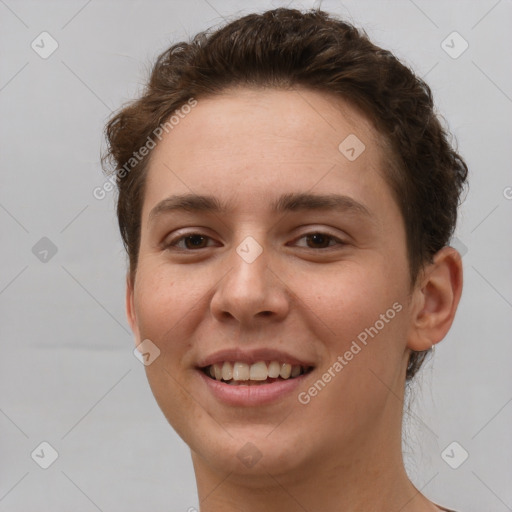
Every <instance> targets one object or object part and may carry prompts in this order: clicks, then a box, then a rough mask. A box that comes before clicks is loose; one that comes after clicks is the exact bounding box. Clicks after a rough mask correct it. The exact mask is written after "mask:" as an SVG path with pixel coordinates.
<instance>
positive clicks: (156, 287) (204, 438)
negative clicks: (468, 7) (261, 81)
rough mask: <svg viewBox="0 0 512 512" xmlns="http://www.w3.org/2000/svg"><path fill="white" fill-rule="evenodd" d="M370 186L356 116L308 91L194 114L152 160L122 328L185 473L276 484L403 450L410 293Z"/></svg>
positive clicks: (230, 99) (372, 166) (222, 98)
mask: <svg viewBox="0 0 512 512" xmlns="http://www.w3.org/2000/svg"><path fill="white" fill-rule="evenodd" d="M347 137H349V138H348V139H347ZM356 137H357V138H356ZM345 139H347V140H346V141H345ZM343 141H345V142H344V143H343V144H341V149H340V143H342V142H343ZM362 144H364V147H363V145H362ZM363 149H364V150H363ZM384 172H385V164H384V158H383V154H382V150H381V149H380V145H379V134H378V133H377V132H376V131H375V129H374V128H373V126H372V124H371V123H370V122H369V121H368V120H367V119H366V118H365V117H364V116H363V114H362V113H361V112H359V111H358V110H356V109H355V108H354V107H352V106H351V105H349V104H347V103H345V102H343V101H341V100H339V99H334V98H331V97H330V96H328V95H326V94H322V93H318V92H313V91H309V90H297V91H279V90H265V91H263V90H249V89H233V90H230V91H227V92H226V93H224V94H222V95H219V96H215V97H211V98H205V99H199V100H198V104H197V106H196V107H194V108H193V109H192V110H191V112H190V113H189V114H188V115H187V116H186V117H184V118H183V119H181V120H180V122H179V124H178V125H176V126H174V128H173V130H172V131H170V132H169V133H168V134H167V135H166V137H165V138H164V139H163V140H162V141H161V142H160V143H159V145H158V146H157V147H156V148H155V149H154V150H153V153H152V155H151V161H150V164H149V167H148V174H147V182H146V190H145V197H144V204H143V210H142V228H141V242H140V252H139V261H138V268H137V272H136V277H135V281H134V283H133V286H132V285H131V284H130V283H129V286H128V293H127V308H128V316H129V320H130V323H131V325H132V329H133V330H134V333H135V335H136V342H137V343H140V342H141V341H142V340H146V339H147V340H151V343H152V344H154V345H155V346H156V347H158V349H159V350H160V355H159V356H158V357H157V358H156V359H155V360H154V362H152V363H151V364H149V365H148V366H146V372H147V377H148V379H149V383H150V385H151V388H152V391H153V393H154V395H155V397H156V400H157V402H158V404H159V406H160V407H161V409H162V411H163V413H164V414H165V416H166V417H167V419H168V421H169V422H170V423H171V425H172V426H173V427H174V428H175V430H176V431H177V432H178V434H179V435H180V436H181V437H182V438H183V439H184V440H185V441H186V443H187V444H188V445H189V446H190V448H191V450H192V453H193V457H194V458H195V459H194V460H195V463H196V461H197V463H198V464H199V463H200V464H205V465H208V466H209V467H211V468H219V469H221V470H222V471H233V472H238V473H244V472H249V471H251V472H252V473H253V474H256V473H257V472H258V470H259V468H261V471H262V472H264V471H265V470H270V469H272V471H273V474H278V473H285V472H287V471H291V470H297V471H300V470H301V468H306V467H309V468H311V466H312V465H314V464H320V463H321V464H324V465H329V464H331V465H332V466H333V467H335V466H336V465H339V464H340V463H341V462H340V460H350V457H351V456H352V457H353V456H355V454H356V453H361V451H360V450H367V449H369V443H368V440H369V439H378V440H380V441H382V440H383V439H384V438H386V439H388V440H389V439H390V438H391V437H392V436H390V432H394V433H396V436H395V437H394V439H395V438H396V439H398V441H397V442H399V431H400V422H401V406H402V404H401V402H400V400H399V399H397V397H399V396H401V394H402V388H403V385H404V378H405V377H404V376H405V366H406V362H407V357H408V349H407V333H408V330H409V328H410V325H409V324H410V310H409V301H410V282H409V266H408V260H407V253H406V239H405V230H404V223H403V219H402V217H401V214H400V211H399V209H398V206H397V204H396V202H395V201H394V199H393V197H392V193H391V189H390V187H389V186H388V184H387V183H386V180H385V175H384ZM182 196H188V197H187V198H184V197H182ZM197 196H206V197H203V198H200V197H197ZM214 207H217V208H214ZM210 372H211V374H210ZM290 372H292V373H291V374H290ZM233 374H234V375H235V378H236V379H240V380H234V379H233ZM269 375H270V376H269ZM395 395H396V396H395ZM393 435H394V434H393ZM372 436H373V437H372ZM386 436H387V437H386ZM380 441H379V442H380ZM247 443H250V444H247ZM381 446H382V444H381ZM340 455H343V456H344V457H345V458H344V459H343V458H341V459H340ZM251 456H252V457H253V459H252V460H256V459H257V458H260V457H261V458H260V460H261V463H258V464H257V465H255V466H251V463H250V462H248V461H249V460H250V458H251ZM247 457H249V458H247ZM254 457H256V458H254Z"/></svg>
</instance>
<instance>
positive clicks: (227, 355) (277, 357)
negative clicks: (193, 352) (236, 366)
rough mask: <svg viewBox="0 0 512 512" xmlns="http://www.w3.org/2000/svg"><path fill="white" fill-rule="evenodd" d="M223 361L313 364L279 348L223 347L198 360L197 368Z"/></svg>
mask: <svg viewBox="0 0 512 512" xmlns="http://www.w3.org/2000/svg"><path fill="white" fill-rule="evenodd" d="M224 361H232V362H240V363H247V364H253V363H257V362H258V361H278V362H280V363H288V364H291V365H292V366H293V365H301V366H313V363H312V362H311V361H307V360H305V359H302V358H299V357H296V356H293V355H292V354H289V353H287V352H283V351H281V350H275V349H269V348H259V349H253V350H243V349H240V348H237V349H224V350H219V351H217V352H214V353H213V354H210V355H208V356H205V357H204V358H202V359H200V360H199V362H198V365H197V366H198V367H199V368H204V367H206V366H210V365H212V364H215V363H223V362H224Z"/></svg>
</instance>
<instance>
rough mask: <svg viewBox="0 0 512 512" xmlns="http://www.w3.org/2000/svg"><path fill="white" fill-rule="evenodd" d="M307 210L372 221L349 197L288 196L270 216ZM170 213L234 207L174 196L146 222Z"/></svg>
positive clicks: (220, 210)
mask: <svg viewBox="0 0 512 512" xmlns="http://www.w3.org/2000/svg"><path fill="white" fill-rule="evenodd" d="M308 210H336V211H339V212H344V213H346V212H353V213H357V214H360V215H363V216H366V217H372V215H371V213H370V211H369V210H368V208H367V207H366V206H364V205H363V204H362V203H360V202H358V201H356V200H355V199H352V198H351V197H349V196H344V195H339V194H309V193H288V194H283V195H281V196H279V197H278V198H277V200H275V201H274V202H272V204H271V211H272V213H283V212H287V211H308ZM173 211H187V212H193V213H199V212H205V213H216V214H226V213H230V212H231V211H233V207H232V206H230V205H229V204H227V203H223V202H222V201H219V199H218V198H216V197H215V196H210V195H199V194H184V195H173V196H170V197H167V198H166V199H164V200H162V201H160V202H159V203H158V204H157V205H156V206H155V207H154V208H153V209H152V210H151V212H150V213H149V221H152V220H153V219H154V218H155V217H158V216H160V215H162V214H164V213H169V212H173Z"/></svg>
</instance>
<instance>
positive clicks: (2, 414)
mask: <svg viewBox="0 0 512 512" xmlns="http://www.w3.org/2000/svg"><path fill="white" fill-rule="evenodd" d="M284 5H290V3H288V4H287V3H286V2H268V1H267V2H264V1H253V2H248V3H246V4H245V5H243V7H241V6H240V4H237V3H235V2H233V1H228V0H208V1H207V0H193V1H168V0H167V1H157V0H152V1H147V2H142V1H130V2H122V1H110V2H100V1H99V0H92V1H83V0H81V1H78V2H77V1H61V2H56V1H44V2H43V1H37V2H36V1H33V2H30V1H15V0H0V51H1V63H0V120H1V124H0V129H1V137H0V140H1V149H0V154H1V162H2V167H1V169H2V170H1V179H2V182H1V187H0V223H1V247H2V251H1V253H2V266H1V268H2V271H1V275H0V308H1V309H0V311H1V321H0V333H1V340H2V357H1V358H0V385H1V394H0V439H1V447H0V511H13V512H14V511H23V512H30V511H50V510H51V511H64V510H70V509H72V510H74V511H75V512H81V511H84V512H89V511H95V510H101V511H104V512H114V511H123V512H129V511H140V510H150V509H151V510H154V511H164V510H165V511H185V510H187V508H188V507H191V506H196V507H197V496H196V491H195V482H194V478H193V471H192V465H191V462H190V458H189V454H188V449H187V447H186V446H185V445H184V443H183V442H182V441H181V440H180V439H179V438H178V437H177V435H176V434H175V433H174V432H173V430H172V429H171V428H170V427H169V426H168V424H167V423H166V421H165V419H164V417H163V415H162V413H161V412H160V410H159V409H158V407H157V405H156V403H155V401H154V399H153V396H152V394H151V392H150V389H149V386H148V384H147V381H146V378H145V374H144V368H143V366H142V364H140V362H139V361H138V360H137V359H136V358H135V357H134V355H133V354H132V350H133V341H132V336H131V333H130V330H129V328H128V325H127V322H126V320H125V313H124V269H125V256H124V253H123V249H122V246H121V243H120V238H119V235H118V232H117V226H116V220H115V216H114V196H113V194H112V193H111V194H109V195H108V197H107V198H105V199H104V200H101V201H100V200H97V199H95V198H94V197H93V195H92V190H93V189H94V187H96V186H100V185H102V183H103V182H104V179H105V178H104V177H103V176H102V174H101V168H100V164H99V156H100V149H101V148H102V147H104V142H103V139H102V129H103V126H104V124H105V122H106V120H107V119H108V117H109V116H110V115H111V111H112V110H115V109H117V108H119V107H120V106H121V105H122V104H123V102H125V101H127V100H129V99H130V98H132V97H134V95H136V94H137V92H138V91H140V90H141V87H142V84H143V83H144V80H145V78H146V76H147V72H148V70H149V68H150V65H151V63H152V61H153V59H154V57H155V56H156V55H157V54H158V53H159V52H160V51H162V50H163V49H164V48H166V47H167V46H168V45H169V44H170V43H171V42H175V41H178V40H182V39H186V38H188V37H189V36H190V35H193V34H194V33H196V32H197V31H199V30H202V29H205V28H207V27H209V26H211V25H219V24H221V23H223V22H224V19H223V18H227V19H232V18H233V17H234V16H236V15H238V14H242V13H247V12H250V11H261V10H264V9H267V8H270V7H274V6H284ZM291 5H292V6H295V7H306V8H307V7H312V6H313V5H315V6H316V2H315V4H313V2H292V3H291ZM322 7H323V8H324V9H325V10H327V11H330V12H333V13H337V14H340V15H343V16H344V17H346V18H347V19H349V20H352V21H353V22H355V23H356V24H357V25H359V26H362V27H364V28H365V29H366V30H367V31H368V33H369V34H370V36H371V37H372V38H373V40H374V41H375V42H376V43H377V44H380V45H382V46H384V47H386V48H389V49H391V50H392V51H394V52H395V53H396V54H397V55H398V56H399V57H401V58H402V59H403V60H404V61H405V62H407V63H408V64H409V65H411V66H412V67H413V68H414V69H415V70H416V72H417V73H418V74H419V75H421V76H424V77H426V80H427V81H428V83H429V84H430V85H431V86H432V89H433V92H434V95H435V98H436V103H437V105H438V108H439V110H440V112H442V113H443V115H444V117H445V118H446V121H447V123H448V125H449V128H450V129H451V130H452V132H453V133H454V134H455V136H456V139H457V141H458V145H459V149H460V151H461V153H462V154H463V156H464V157H465V158H466V160H467V163H468V165H469V167H470V171H471V175H470V180H471V188H470V191H469V194H468V196H467V199H466V201H465V203H464V206H463V208H462V210H461V218H460V223H459V226H458V230H457V240H456V241H455V242H454V244H455V245H456V246H457V247H458V248H459V249H461V250H462V252H465V254H464V258H463V262H464V267H465V288H464V293H463V298H462V301H461V304H460V308H459V311H458V315H457V318H456V320H455V324H454V326H453V328H452V330H451V331H450V333H449V335H448V336H447V338H446V339H445V340H444V341H443V342H442V343H441V344H440V345H438V347H437V348H436V354H435V356H434V358H433V359H432V360H431V361H430V362H429V363H428V364H427V366H426V368H425V370H424V371H423V372H422V374H421V377H420V379H419V380H418V383H417V385H416V386H415V388H414V399H413V402H412V405H411V408H412V409H411V412H410V413H409V414H407V416H406V417H407V421H406V431H407V436H406V440H405V452H406V461H407V467H408V470H409V474H410V476H411V478H412V479H413V481H414V483H415V484H416V485H417V486H418V488H420V489H421V490H422V491H423V492H424V493H425V494H426V495H427V496H429V497H430V498H431V499H433V500H435V501H437V502H438V503H441V504H444V505H446V506H452V507H454V508H456V509H460V510H461V512H482V511H484V510H485V511H490V510H492V511H494V512H504V511H507V510H512V487H511V486H510V485H509V484H510V481H511V478H512V469H511V460H512V458H511V452H512V439H511V436H510V430H511V428H510V427H511V424H512V403H511V401H512V386H511V381H512V376H511V372H510V359H511V357H512V348H511V344H510V332H511V327H512V323H511V317H512V315H511V313H512V273H511V272H510V270H511V265H510V261H511V256H512V237H511V236H510V235H511V229H510V228H511V222H510V220H511V218H512V216H511V213H512V199H511V198H512V188H510V187H512V175H511V172H510V161H511V152H512V144H511V143H510V141H511V139H510V136H511V129H510V128H511V124H512V122H511V119H512V76H511V75H512V72H511V66H510V63H511V59H510V48H512V35H511V34H512V32H511V30H510V27H511V21H512V3H511V2H510V0H508V1H507V0H501V1H496V0H489V1H465V2H456V1H451V2H440V1H438V2H428V1H426V0H415V1H412V0H411V1H407V0H404V1H393V2H387V1H386V2H383V1H381V2H377V1H362V2H361V1H360V2H356V1H344V2H340V1H337V2H331V1H325V2H323V3H322ZM43 31H47V32H49V33H50V34H51V36H52V37H53V38H54V39H55V40H56V41H57V43H58V45H59V46H58V49H57V50H56V51H55V52H54V53H53V54H52V55H50V56H49V57H47V58H42V57H41V56H40V55H39V54H38V53H36V51H34V50H33V49H32V47H31V43H32V41H34V40H35V41H36V43H38V41H39V43H38V44H39V45H40V46H42V45H43V43H41V42H40V41H41V38H40V37H39V34H41V32H43ZM453 31H457V32H458V33H459V34H460V35H461V36H462V37H463V38H464V40H466V41H467V42H468V43H469V48H468V49H467V50H466V51H465V52H464V53H463V54H462V55H460V56H459V57H458V58H452V56H450V55H448V54H447V53H446V51H445V49H443V47H442V42H443V40H445V39H446V37H447V36H448V35H449V34H451V33H452V32H453ZM45 37H46V36H45ZM45 41H46V42H45V43H44V48H45V49H46V50H48V48H50V41H49V40H48V39H46V40H45ZM446 44H449V45H450V46H453V47H454V48H452V50H451V51H452V53H453V52H454V51H456V50H457V49H459V50H460V49H461V45H462V44H463V42H462V41H461V40H460V39H454V40H453V42H452V39H448V42H447V43H445V45H446ZM507 187H508V188H507ZM43 237H47V238H48V239H49V240H51V243H52V244H54V246H55V248H56V249H57V252H56V253H55V254H52V250H51V249H52V247H53V246H51V245H49V242H48V241H47V240H43V241H40V240H41V238H43ZM38 243H39V245H36V244H38ZM34 246H36V248H35V249H33V247H34ZM45 250H48V251H49V252H48V253H47V254H46V253H45V252H44V251H45ZM466 251H467V252H466ZM43 441H46V442H48V443H50V444H51V445H52V446H53V447H54V448H55V450H56V451H57V452H58V458H57V460H56V461H55V462H54V463H53V464H52V465H51V466H50V467H49V468H48V469H42V468H41V467H39V465H38V464H36V462H35V460H37V461H38V462H39V463H44V460H43V459H45V458H46V462H48V461H50V459H49V457H51V453H50V451H49V450H48V449H47V448H44V447H43V448H38V447H39V445H40V443H41V442H43ZM453 441H456V442H457V443H459V445H460V446H461V447H463V449H465V450H466V451H467V452H468V453H469V458H468V459H467V460H466V461H465V462H464V463H463V464H462V465H460V467H458V469H452V468H451V467H450V466H449V465H448V464H447V463H446V462H445V460H447V459H446V455H445V458H444V459H443V457H442V455H441V454H442V452H443V450H444V449H445V448H446V447H447V446H448V445H449V444H450V443H452V442H453ZM34 450H36V451H35V454H36V455H34V460H33V458H31V453H32V452H33V451H34ZM41 450H43V451H42V452H41ZM45 450H46V451H45ZM462 453H463V452H462V451H461V448H459V447H455V449H454V451H453V452H452V451H451V448H450V449H449V450H448V454H449V455H450V458H451V462H452V464H454V461H455V462H457V461H458V462H460V460H461V454H462ZM37 454H39V457H37ZM43 454H44V455H43Z"/></svg>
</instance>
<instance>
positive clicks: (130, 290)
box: [126, 274, 140, 345]
mask: <svg viewBox="0 0 512 512" xmlns="http://www.w3.org/2000/svg"><path fill="white" fill-rule="evenodd" d="M126 318H127V320H128V324H129V325H130V328H131V330H132V332H133V334H134V336H135V345H138V344H139V342H140V339H139V338H140V336H139V328H138V323H137V316H136V314H135V301H134V283H132V281H131V279H130V275H129V274H128V275H127V276H126Z"/></svg>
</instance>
